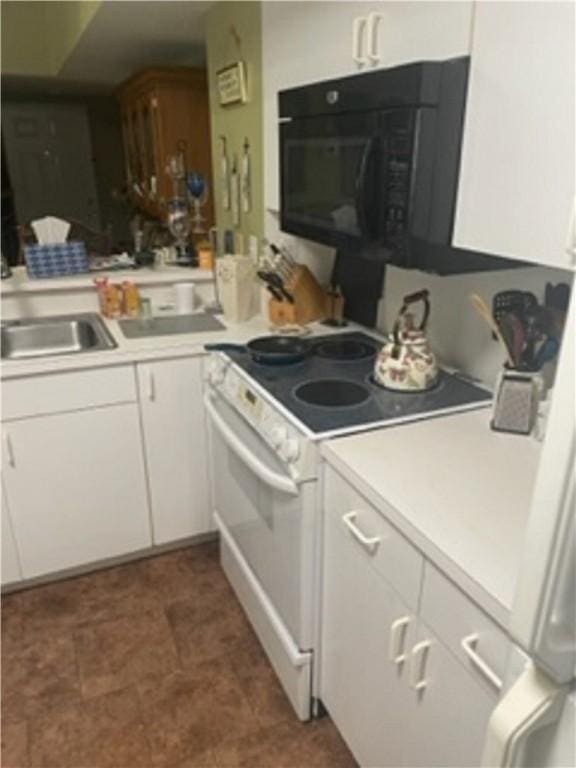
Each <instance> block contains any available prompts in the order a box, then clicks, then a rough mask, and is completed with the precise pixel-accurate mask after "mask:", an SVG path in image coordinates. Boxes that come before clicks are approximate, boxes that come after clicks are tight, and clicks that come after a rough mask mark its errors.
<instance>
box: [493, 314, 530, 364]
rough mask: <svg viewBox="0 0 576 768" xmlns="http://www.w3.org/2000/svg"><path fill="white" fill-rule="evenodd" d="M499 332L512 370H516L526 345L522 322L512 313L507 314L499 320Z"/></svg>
mask: <svg viewBox="0 0 576 768" xmlns="http://www.w3.org/2000/svg"><path fill="white" fill-rule="evenodd" d="M499 327H500V331H501V333H502V337H503V338H504V343H505V344H506V348H507V350H508V353H509V357H511V358H512V365H511V367H512V368H518V367H519V366H520V365H521V362H522V354H523V352H524V347H525V344H526V333H525V330H524V325H523V324H522V321H521V320H520V318H519V317H518V315H517V314H515V313H514V312H508V314H506V315H503V316H502V318H501V319H500V326H499Z"/></svg>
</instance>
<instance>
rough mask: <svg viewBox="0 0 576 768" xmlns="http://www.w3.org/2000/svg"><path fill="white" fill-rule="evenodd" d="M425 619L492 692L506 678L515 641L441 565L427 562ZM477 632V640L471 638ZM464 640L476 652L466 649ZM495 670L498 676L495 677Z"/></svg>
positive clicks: (422, 605) (422, 607) (423, 618)
mask: <svg viewBox="0 0 576 768" xmlns="http://www.w3.org/2000/svg"><path fill="white" fill-rule="evenodd" d="M420 616H421V618H422V620H423V621H424V622H425V623H426V624H427V625H428V626H429V627H430V628H431V629H432V630H433V631H434V632H435V633H436V634H437V635H438V637H439V638H440V640H442V642H443V643H444V644H445V645H446V646H447V648H448V649H449V650H450V651H451V652H452V653H453V654H454V655H455V656H456V657H457V658H458V659H459V660H460V661H461V662H462V663H463V664H464V666H465V667H466V668H467V669H468V670H469V671H470V672H471V673H472V674H473V675H474V677H476V678H477V679H479V680H482V681H483V684H484V685H485V687H486V688H487V689H489V690H490V691H491V692H492V693H493V692H494V691H497V690H498V685H497V682H496V678H499V679H500V680H502V679H503V677H504V674H505V670H506V667H507V661H508V656H509V654H510V649H511V642H510V640H509V638H508V637H507V635H506V633H505V632H504V631H503V630H502V629H501V628H500V627H499V626H498V625H497V624H495V622H494V621H493V620H492V619H491V618H490V617H489V616H488V615H487V614H486V613H484V611H483V610H482V609H481V608H479V607H478V606H477V605H476V603H474V602H472V600H470V598H469V597H467V596H466V595H465V594H464V593H463V592H462V591H461V590H460V589H459V588H458V587H457V586H455V585H454V584H453V583H452V582H451V581H450V580H449V579H447V578H446V577H445V576H444V574H442V573H441V572H440V571H439V570H438V569H437V568H435V567H434V566H433V565H431V564H430V563H429V562H426V564H425V566H424V585H423V588H422V601H421V605H420ZM474 636H476V637H477V639H476V640H473V639H470V638H473V637H474ZM463 641H464V644H466V645H468V648H469V649H471V650H472V652H473V653H470V650H468V652H467V651H466V649H465V647H464V645H463ZM474 653H475V655H474ZM491 672H492V673H494V676H495V678H494V679H492V680H491Z"/></svg>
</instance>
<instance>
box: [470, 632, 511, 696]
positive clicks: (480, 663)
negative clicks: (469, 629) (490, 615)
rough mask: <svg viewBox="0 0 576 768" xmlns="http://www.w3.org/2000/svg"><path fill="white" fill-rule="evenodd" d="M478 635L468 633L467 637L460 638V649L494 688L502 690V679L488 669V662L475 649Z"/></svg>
mask: <svg viewBox="0 0 576 768" xmlns="http://www.w3.org/2000/svg"><path fill="white" fill-rule="evenodd" d="M478 640H479V637H478V635H476V634H474V635H468V636H467V637H464V638H463V639H462V643H461V645H462V650H463V651H464V653H465V654H466V656H468V658H469V659H470V661H471V662H472V664H474V666H475V667H476V669H478V671H479V672H481V673H482V674H483V675H484V677H485V678H486V680H488V682H490V683H492V685H493V686H494V688H496V690H497V691H501V690H502V680H501V679H500V678H499V677H498V675H497V674H496V672H494V670H493V669H490V667H489V666H488V664H486V662H485V661H484V659H483V658H482V657H481V656H480V654H479V653H478V652H477V650H476V645H477V643H478Z"/></svg>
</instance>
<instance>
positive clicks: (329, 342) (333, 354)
mask: <svg viewBox="0 0 576 768" xmlns="http://www.w3.org/2000/svg"><path fill="white" fill-rule="evenodd" d="M314 351H315V353H316V355H318V357H324V358H326V359H328V360H363V359H364V358H366V357H374V355H375V354H376V347H375V346H373V345H372V344H367V343H366V342H364V341H358V340H356V339H325V340H324V341H321V342H319V343H318V344H316V346H315V349H314Z"/></svg>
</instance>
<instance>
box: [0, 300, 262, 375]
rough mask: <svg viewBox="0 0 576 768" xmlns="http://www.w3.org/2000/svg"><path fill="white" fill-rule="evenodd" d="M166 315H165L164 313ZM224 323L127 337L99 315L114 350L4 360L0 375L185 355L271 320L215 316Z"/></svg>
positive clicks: (246, 335)
mask: <svg viewBox="0 0 576 768" xmlns="http://www.w3.org/2000/svg"><path fill="white" fill-rule="evenodd" d="M163 316H164V317H166V316H167V314H166V313H163ZM216 317H217V318H218V320H220V322H222V323H223V324H224V325H225V328H224V329H223V330H217V331H205V332H200V333H182V334H174V335H166V336H149V337H147V338H140V339H127V338H126V337H125V336H124V334H123V333H122V331H121V330H120V326H119V324H118V321H117V320H108V319H106V318H102V320H103V322H104V324H105V325H106V327H107V328H108V330H109V331H110V333H111V334H112V336H113V338H114V341H115V342H116V344H117V345H118V346H117V347H116V348H115V349H106V350H102V351H101V352H85V353H79V354H72V355H53V356H51V357H48V356H47V357H37V358H31V359H29V360H13V361H8V360H3V361H2V366H1V370H0V378H2V379H12V378H19V377H21V376H37V375H41V374H44V373H55V372H58V371H77V370H84V369H87V368H97V367H101V366H112V365H123V364H128V363H135V362H140V361H142V362H144V361H150V360H160V359H162V358H170V357H185V356H187V355H194V354H198V353H199V352H202V349H203V347H204V344H207V343H209V342H210V343H212V342H237V343H239V344H243V343H245V342H246V341H248V340H249V339H252V338H254V337H256V336H263V335H266V334H269V333H271V329H270V322H269V321H267V320H266V319H264V318H263V317H262V316H260V315H258V316H256V317H253V318H252V319H250V320H248V321H246V322H244V323H229V322H227V321H226V320H225V319H224V318H223V317H222V315H216Z"/></svg>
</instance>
